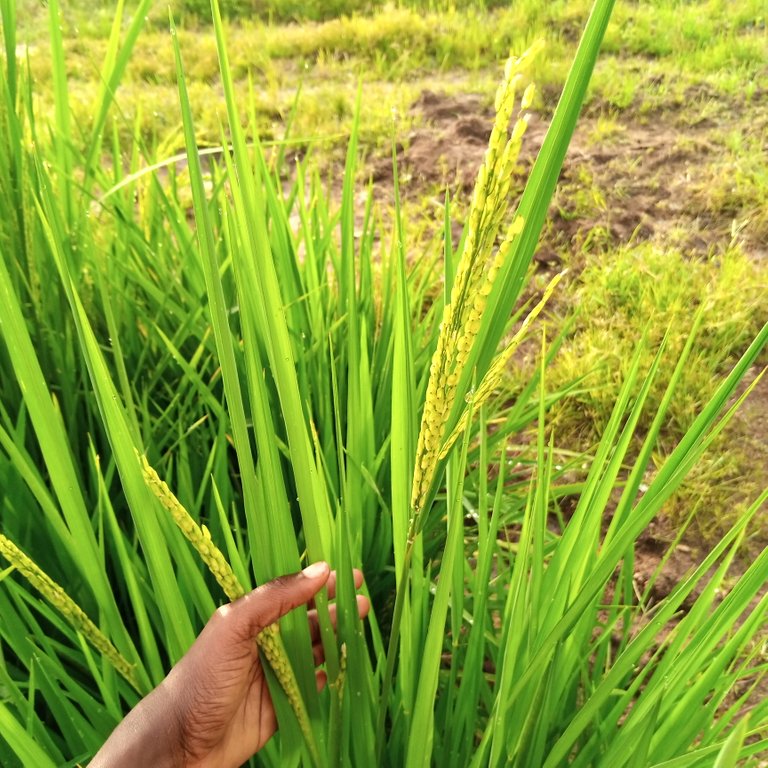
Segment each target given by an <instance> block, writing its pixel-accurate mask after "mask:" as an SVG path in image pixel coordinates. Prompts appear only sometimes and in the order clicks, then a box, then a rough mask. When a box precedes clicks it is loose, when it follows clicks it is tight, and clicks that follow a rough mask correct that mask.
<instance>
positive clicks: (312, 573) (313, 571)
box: [301, 560, 330, 579]
mask: <svg viewBox="0 0 768 768" xmlns="http://www.w3.org/2000/svg"><path fill="white" fill-rule="evenodd" d="M329 570H330V566H329V565H328V563H326V562H325V561H324V560H320V561H319V562H317V563H312V565H308V566H307V567H306V568H305V569H304V570H303V571H302V572H301V573H302V574H303V575H304V576H305V577H306V578H307V579H316V578H318V577H319V576H325V574H326V573H328V571H329Z"/></svg>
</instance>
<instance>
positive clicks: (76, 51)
mask: <svg viewBox="0 0 768 768" xmlns="http://www.w3.org/2000/svg"><path fill="white" fill-rule="evenodd" d="M588 8H589V4H588V3H587V2H584V1H583V0H578V1H577V2H547V3H542V2H538V1H537V0H521V1H519V2H510V3H487V4H483V3H476V2H466V3H461V2H460V3H440V2H434V3H419V2H411V3H406V2H403V3H400V4H397V5H396V4H392V3H388V4H374V3H362V2H360V3H354V2H350V3H346V2H344V1H343V0H339V2H330V3H326V2H317V3H309V4H305V3H301V4H292V3H283V2H280V1H279V0H275V2H273V3H248V2H242V3H237V2H233V3H225V4H224V6H223V10H224V12H225V14H227V15H228V24H229V29H228V38H229V41H230V48H231V52H230V55H231V58H232V67H233V72H234V74H235V76H236V78H237V87H238V88H239V93H240V95H241V97H242V101H243V105H244V113H243V119H244V120H245V119H246V108H245V105H246V104H247V105H248V109H250V110H252V114H253V115H255V119H256V122H257V124H258V126H259V130H260V135H261V138H262V139H263V140H265V142H266V143H267V145H269V142H270V141H274V142H278V141H280V140H282V139H284V138H285V137H286V136H288V141H287V143H285V144H282V143H281V144H280V147H279V151H281V152H283V153H284V154H285V155H286V156H287V157H288V159H289V161H290V159H291V158H292V157H301V158H304V157H306V156H310V157H311V158H312V160H313V162H314V163H315V164H316V166H317V167H318V168H319V172H320V173H321V175H322V178H323V180H324V182H325V184H326V185H327V188H328V189H329V190H330V192H331V195H332V196H335V197H336V198H337V199H339V198H340V195H341V183H342V179H343V160H344V152H345V148H346V142H347V138H348V136H349V130H350V125H351V122H352V119H353V116H354V113H355V105H356V100H357V96H358V89H359V90H360V139H359V140H360V147H361V152H362V155H363V159H364V162H363V164H362V170H361V171H360V173H359V178H360V179H361V180H362V181H365V179H369V180H370V181H371V182H372V184H373V193H374V196H375V198H376V201H377V203H378V205H379V207H380V211H381V212H382V213H385V212H386V211H388V210H389V208H390V207H391V204H392V201H393V196H392V162H391V153H392V146H393V142H394V145H395V147H396V150H397V160H398V164H399V169H400V187H401V192H402V195H403V199H404V206H405V210H406V212H407V216H408V221H409V224H408V227H409V235H410V237H411V238H412V242H413V245H412V246H411V249H410V252H409V258H411V259H418V258H424V259H427V258H429V257H431V256H432V255H433V252H434V248H435V247H436V240H435V234H436V233H438V234H439V229H440V226H441V219H442V215H443V214H442V206H443V200H444V195H445V192H446V190H449V191H450V192H451V194H452V195H453V196H454V204H453V211H454V215H455V217H456V221H455V225H454V228H455V232H454V235H455V239H458V235H459V234H460V231H461V229H460V228H461V224H462V219H461V212H462V210H464V209H465V208H466V206H467V205H468V202H469V197H470V192H471V185H472V183H473V180H474V176H475V173H476V171H477V168H478V167H479V165H480V162H481V160H482V156H483V152H484V149H485V146H486V143H487V138H488V134H489V133H490V125H491V118H492V114H493V103H492V102H493V94H494V92H495V85H496V82H497V80H498V72H499V66H500V62H501V61H503V59H504V58H505V57H506V56H507V55H508V54H509V52H510V50H512V51H518V52H519V51H522V50H524V49H525V48H526V47H528V46H529V45H530V43H531V42H532V41H534V40H536V39H538V38H542V39H544V40H545V41H546V44H547V47H546V50H545V53H544V54H543V55H542V56H541V57H540V58H539V60H538V61H537V63H536V64H535V68H534V71H533V79H534V80H535V82H536V83H537V85H538V96H537V100H536V102H535V104H534V116H533V119H532V121H531V125H530V129H529V132H528V134H527V137H526V142H525V145H524V149H523V155H522V162H521V165H520V172H519V184H520V188H521V186H522V183H523V181H524V179H525V175H526V172H527V169H528V167H529V165H530V163H531V162H532V160H533V158H534V156H535V153H536V151H537V150H538V147H539V146H540V143H541V140H542V138H543V135H544V132H545V130H546V127H547V125H548V121H549V118H550V117H551V114H552V111H553V109H554V106H555V104H556V101H557V98H558V96H559V87H560V84H561V83H562V81H563V78H564V76H565V73H566V71H567V67H568V64H569V61H570V59H571V57H572V55H573V53H574V50H575V44H576V42H577V40H578V33H579V29H580V27H581V25H582V23H583V20H584V18H585V16H586V13H587V11H588ZM172 10H173V11H174V13H175V14H176V16H177V19H178V21H179V25H180V28H181V32H180V38H181V45H182V50H183V53H184V56H185V66H186V74H187V78H188V80H189V89H190V93H191V99H192V104H193V109H194V111H195V119H196V125H197V129H198V141H199V145H200V146H201V147H209V148H215V147H217V146H219V145H220V125H221V121H222V116H223V115H224V103H223V92H222V89H221V86H220V84H219V81H218V61H217V57H216V51H215V45H214V40H213V36H212V34H211V32H210V28H209V25H208V17H207V14H208V13H209V11H208V9H207V4H206V3H203V2H199V3H195V2H188V3H180V4H174V5H173V6H172ZM113 13H114V7H113V5H111V4H103V5H102V6H97V7H96V8H94V7H93V6H92V5H91V4H90V3H88V4H83V3H78V2H71V3H67V4H66V5H65V7H64V18H65V19H66V23H67V26H66V28H65V29H64V31H63V32H64V42H65V48H66V51H67V70H68V75H69V78H70V86H69V88H70V104H71V106H72V110H73V116H72V117H73V124H75V125H79V126H83V127H86V126H88V125H89V121H92V119H93V118H92V114H91V111H92V108H93V107H92V104H93V101H94V99H95V97H96V93H97V90H98V83H97V79H96V78H97V77H98V72H99V67H100V65H101V62H102V60H103V56H104V52H105V50H106V46H107V40H108V36H109V30H110V26H111V23H112V19H113ZM166 14H167V9H166V8H165V7H163V8H161V7H160V4H157V5H156V7H155V8H154V9H153V11H152V13H151V14H150V16H149V18H148V20H147V25H146V28H145V29H144V31H143V32H142V34H141V36H140V38H139V40H138V42H137V44H136V48H135V53H134V55H133V56H132V58H131V61H130V62H129V65H128V70H127V75H126V77H125V78H124V80H123V82H122V84H121V85H120V87H119V90H118V92H117V96H116V107H115V108H113V110H112V116H113V119H114V123H113V125H114V130H115V131H116V132H117V135H118V138H119V142H120V145H121V146H122V148H123V151H124V152H125V153H126V157H128V153H129V152H131V151H134V150H132V148H135V147H137V146H138V147H144V148H145V151H146V152H147V155H148V156H152V157H155V158H158V159H159V160H160V161H163V160H164V159H167V158H173V156H174V155H176V154H177V153H179V152H181V151H182V150H183V136H182V133H181V123H180V117H179V109H178V97H177V90H176V81H175V68H174V63H173V53H172V48H171V46H170V39H169V33H168V23H167V16H166ZM18 19H19V28H20V34H19V41H20V47H21V49H22V50H20V51H19V53H20V54H22V55H24V56H25V57H27V58H28V61H29V64H30V67H31V71H32V73H33V75H34V78H35V88H34V96H35V99H36V100H38V101H39V110H40V114H42V115H46V114H47V115H49V116H50V117H51V118H52V117H53V104H52V98H53V97H52V93H53V90H52V87H51V69H50V57H49V54H48V29H47V15H46V11H45V8H44V7H43V6H42V4H40V3H37V2H34V1H33V0H22V1H21V3H20V6H19V11H18ZM767 34H768V33H767V32H766V19H765V7H764V3H763V2H761V0H745V2H740V3H738V4H733V3H729V2H726V1H725V0H723V1H722V2H716V1H714V0H712V1H710V2H696V3H681V2H676V1H673V0H654V1H653V2H649V3H642V4H635V3H621V2H620V3H618V4H617V6H616V8H615V10H614V15H613V18H612V21H611V24H610V26H609V29H608V32H607V36H606V41H605V43H604V46H603V52H602V55H601V58H600V59H599V61H598V64H597V70H596V73H595V76H594V78H593V82H592V84H591V86H590V91H589V94H588V100H587V104H586V107H585V110H584V113H583V116H582V119H581V121H580V124H579V126H578V127H577V131H576V134H575V137H574V140H573V142H572V145H571V148H570V150H569V152H568V156H567V159H566V164H565V168H564V171H563V174H562V176H561V180H560V184H559V186H558V190H557V192H556V197H555V200H554V202H553V205H552V208H551V215H550V217H549V221H548V222H547V224H546V229H545V232H544V235H543V238H542V242H541V244H540V246H539V249H538V251H537V254H536V257H535V261H536V269H537V277H536V278H535V279H534V282H533V285H534V286H535V285H537V284H538V285H541V286H543V285H545V284H546V282H547V280H548V278H549V277H550V276H551V275H552V274H553V273H554V272H556V271H560V270H562V269H564V268H566V269H568V277H567V281H566V283H565V284H564V285H563V287H561V289H560V290H559V293H558V295H557V297H556V302H555V304H556V306H555V311H554V312H553V313H551V314H552V317H551V318H550V322H551V324H552V326H553V329H554V330H553V332H554V331H556V330H557V329H558V328H559V327H562V325H563V324H564V323H565V321H566V320H568V319H571V318H575V325H574V326H573V329H572V332H571V334H570V336H569V339H568V340H567V341H566V342H565V344H564V346H563V348H562V350H561V353H560V355H559V357H558V359H557V360H556V361H555V362H554V364H553V366H552V370H551V372H550V374H549V381H550V382H551V384H552V387H553V389H557V388H558V387H559V386H561V385H564V384H565V383H567V382H569V381H572V380H574V379H575V378H577V377H579V376H582V375H587V379H586V387H585V388H584V389H582V391H581V392H580V393H579V394H577V395H574V396H572V397H570V398H568V399H567V400H566V401H565V402H564V403H563V404H561V406H559V407H558V410H557V418H556V419H555V422H554V423H555V427H556V429H557V432H558V441H559V442H560V443H561V444H562V445H563V446H564V447H568V448H571V449H573V450H588V449H589V448H590V446H591V441H592V440H594V439H595V438H596V437H597V436H599V434H600V432H601V430H602V428H603V427H604V426H605V423H606V421H607V418H608V415H609V413H610V408H611V407H612V404H613V402H614V401H615V398H616V394H617V391H618V388H619V385H620V382H621V381H622V379H623V377H624V375H625V373H626V366H627V364H628V357H627V351H628V350H631V348H632V346H633V344H634V340H635V339H636V338H637V337H638V335H639V333H640V331H641V330H642V328H643V327H644V326H645V324H646V323H647V322H648V321H649V320H652V323H653V325H654V327H655V328H656V333H657V334H660V333H662V332H663V330H664V329H665V328H666V327H667V326H668V325H671V326H672V328H673V329H677V341H676V342H675V343H676V344H677V346H678V348H679V347H680V346H681V345H682V341H683V339H684V338H685V335H686V333H687V329H688V327H689V324H690V318H691V317H692V312H693V310H694V308H695V307H696V306H697V305H698V304H699V303H700V302H701V301H705V300H706V301H708V302H711V303H712V312H711V314H710V315H709V319H708V320H707V322H706V323H705V325H706V326H707V327H706V328H705V331H704V335H703V338H704V345H705V351H704V352H702V353H701V354H702V355H703V359H701V360H699V361H698V364H697V366H696V367H695V368H694V369H691V370H689V371H688V372H687V374H686V377H685V378H686V380H685V382H684V385H683V392H682V393H681V394H678V398H677V400H676V403H675V405H674V412H673V414H672V417H671V423H670V426H669V428H668V433H669V434H668V435H667V437H668V438H669V441H672V440H674V438H675V437H676V436H678V435H679V434H681V433H682V432H683V431H684V430H685V428H686V427H687V426H688V425H689V424H690V423H691V421H692V419H693V417H694V415H695V414H696V412H697V407H700V406H701V404H702V403H703V402H705V401H706V398H707V397H708V395H709V394H711V392H712V391H713V387H714V384H715V377H716V376H717V374H722V373H723V372H724V371H725V370H726V369H727V368H728V365H729V364H730V363H732V362H733V359H734V355H736V354H737V353H738V352H739V351H740V350H741V349H742V348H743V347H744V345H745V344H746V343H747V342H748V341H749V340H750V339H751V338H753V336H754V335H755V333H756V330H757V329H758V328H759V327H760V325H762V323H763V322H765V320H766V317H768V310H767V309H766V305H767V304H768V302H766V300H765V297H766V295H768V252H767V251H766V245H765V244H766V238H768V204H767V201H766V198H767V195H768V155H767V154H766V152H767V150H766V135H768V133H767V132H768V99H766V82H767V81H768V65H766V53H767V52H768V43H767V42H766V35H767ZM287 126H288V127H289V130H288V127H287ZM273 151H275V152H276V151H278V148H277V147H276V148H275V149H274V150H273ZM184 166H185V162H184V160H183V159H181V160H178V161H171V162H170V163H169V164H168V166H167V167H163V168H161V169H160V170H159V171H158V173H160V174H161V175H167V174H168V172H169V170H170V171H174V173H176V172H179V173H180V179H181V186H182V195H183V194H184V192H183V184H184V175H183V173H184ZM187 194H189V193H187ZM361 194H362V193H361ZM361 199H362V198H361ZM188 200H189V201H190V203H191V195H190V197H189V198H188ZM360 215H361V216H362V211H361V214H360ZM420 249H422V250H423V254H420V253H419V250H420ZM430 249H432V251H430ZM704 296H706V299H704ZM516 364H517V366H518V370H511V371H510V377H511V379H512V382H511V386H512V387H514V380H515V379H516V378H517V379H518V380H519V381H525V380H526V379H527V378H528V377H529V376H530V366H531V365H535V362H534V355H533V354H529V355H527V356H526V355H525V354H521V355H520V356H518V359H517V360H516ZM669 364H670V365H671V364H672V363H671V362H670V363H669ZM756 373H757V370H755V371H754V372H753V376H754V375H756ZM663 378H664V377H662V379H663ZM767 390H768V385H766V384H765V383H762V384H761V385H760V387H759V388H758V389H757V391H756V392H755V393H754V394H753V395H752V397H751V398H750V400H749V401H748V402H747V403H746V405H745V407H744V409H743V410H742V412H741V414H740V415H739V416H737V419H736V423H735V425H734V426H733V427H732V428H731V431H730V432H729V433H728V435H727V436H726V437H724V438H723V439H722V441H721V443H719V444H718V446H717V448H716V449H715V450H714V451H713V452H712V455H710V456H708V457H707V459H705V460H704V461H703V462H702V464H701V465H700V466H699V468H698V469H697V470H696V472H695V474H694V476H693V477H692V478H691V479H690V480H689V481H688V483H687V486H686V488H685V489H684V491H683V492H682V496H681V498H679V499H678V500H677V502H676V503H675V504H673V505H672V507H671V508H670V509H669V510H668V519H667V522H668V523H669V530H665V529H666V528H667V526H666V524H665V521H664V520H662V521H661V522H660V525H659V528H660V530H659V535H660V536H663V537H669V536H670V535H672V534H673V533H674V530H675V528H676V527H677V525H678V523H680V521H681V520H683V519H685V518H686V517H687V516H688V513H689V511H690V510H691V508H692V507H694V506H696V507H700V508H701V509H700V514H699V515H698V516H697V522H696V523H695V525H694V529H695V531H694V534H693V537H694V539H703V541H704V543H705V544H709V543H711V542H712V541H713V540H715V539H716V537H717V536H718V534H719V533H722V531H723V530H724V527H726V526H727V525H729V524H730V523H731V522H732V521H733V519H735V517H736V516H737V515H738V512H739V510H740V509H741V508H743V505H744V504H745V503H747V502H748V501H750V500H751V499H752V498H753V497H754V495H755V493H756V492H757V491H759V490H762V488H764V487H765V485H766V483H767V482H768V427H767V424H766V418H768V416H766V413H768V394H767ZM660 460H661V457H660V459H659V461H660ZM693 543H695V542H693Z"/></svg>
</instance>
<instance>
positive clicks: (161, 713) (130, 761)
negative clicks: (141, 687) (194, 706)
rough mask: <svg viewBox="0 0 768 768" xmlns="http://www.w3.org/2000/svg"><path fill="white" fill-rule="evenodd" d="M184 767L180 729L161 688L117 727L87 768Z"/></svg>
mask: <svg viewBox="0 0 768 768" xmlns="http://www.w3.org/2000/svg"><path fill="white" fill-rule="evenodd" d="M136 766H152V768H184V766H186V760H185V759H184V752H183V749H182V747H181V727H180V725H179V719H178V717H177V716H176V709H175V707H174V706H173V702H170V701H168V697H167V694H166V691H165V690H164V688H163V687H162V686H160V687H159V688H156V689H155V690H154V691H152V692H151V693H150V694H149V695H148V696H146V697H145V698H144V699H142V700H141V701H140V702H139V703H138V704H137V705H136V706H135V707H134V708H133V709H132V710H131V711H130V712H129V713H128V715H126V717H125V718H124V719H123V721H122V722H121V723H120V724H119V725H118V726H117V728H115V730H114V731H113V732H112V734H111V735H110V737H109V738H108V739H107V741H106V742H105V743H104V745H103V746H102V748H101V749H100V750H99V751H98V753H97V754H96V756H95V757H94V758H93V760H92V761H91V763H90V764H89V767H88V768H136Z"/></svg>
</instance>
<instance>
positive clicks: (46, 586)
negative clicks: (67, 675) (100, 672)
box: [0, 533, 141, 691]
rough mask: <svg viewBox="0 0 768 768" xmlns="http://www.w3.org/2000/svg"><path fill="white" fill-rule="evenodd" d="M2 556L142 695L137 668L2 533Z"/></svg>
mask: <svg viewBox="0 0 768 768" xmlns="http://www.w3.org/2000/svg"><path fill="white" fill-rule="evenodd" d="M0 555H2V556H3V557H4V558H5V559H6V560H7V561H8V562H9V563H10V564H11V565H12V566H13V567H14V568H15V569H16V570H17V571H18V572H19V573H20V574H21V575H22V576H23V577H24V578H25V579H26V580H27V581H28V582H29V583H30V584H31V585H32V586H33V587H34V588H35V589H36V590H37V591H38V592H39V593H40V594H41V595H42V596H43V597H44V598H45V599H46V600H47V601H48V602H49V603H50V604H51V605H52V606H53V607H54V608H55V609H56V610H57V611H58V612H59V613H60V614H61V615H62V616H63V617H64V618H65V619H66V620H67V621H68V622H69V623H70V624H71V625H72V627H74V629H76V630H77V631H78V632H80V634H82V635H83V637H85V639H86V640H87V641H88V642H89V643H90V644H91V645H92V646H93V647H94V648H95V649H96V650H97V651H99V653H101V654H102V656H104V658H105V659H107V661H109V663H110V664H111V665H112V666H113V667H114V668H115V670H116V671H117V672H118V673H119V674H120V675H122V676H123V677H124V678H125V679H126V680H127V681H128V682H129V683H130V684H131V686H133V688H134V689H135V690H137V691H140V690H141V688H140V686H139V681H138V680H137V678H136V670H135V665H133V664H131V663H130V662H129V661H128V660H127V659H126V658H125V657H124V656H123V655H122V654H121V653H120V651H118V650H117V648H115V646H114V645H112V643H111V642H110V641H109V639H108V638H107V636H106V635H105V634H104V633H103V632H102V631H101V630H100V629H99V628H98V627H97V626H96V625H95V624H94V623H93V622H92V621H91V620H90V619H89V618H88V615H87V614H86V613H85V611H84V610H83V609H82V608H81V607H80V606H79V605H78V604H77V603H76V602H75V601H74V600H73V599H72V598H71V597H70V596H69V595H68V594H67V593H66V592H65V591H64V589H63V587H61V586H60V585H59V584H57V583H56V582H55V581H54V580H53V579H52V578H51V577H50V576H49V575H48V574H47V573H45V572H44V571H43V570H42V569H41V568H40V566H38V565H37V563H35V562H34V561H33V560H32V559H31V558H30V557H29V556H28V555H26V554H25V553H24V552H22V550H20V549H19V548H18V547H17V546H16V545H15V544H14V543H13V542H12V541H11V540H10V539H9V538H7V537H6V536H3V534H1V533H0Z"/></svg>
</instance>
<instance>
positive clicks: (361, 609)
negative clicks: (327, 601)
mask: <svg viewBox="0 0 768 768" xmlns="http://www.w3.org/2000/svg"><path fill="white" fill-rule="evenodd" d="M370 610H371V601H370V600H369V599H368V598H367V597H366V596H365V595H357V615H358V616H359V617H360V618H361V619H364V618H365V617H366V616H367V615H368V611H370ZM328 613H329V615H330V617H331V624H332V625H333V627H334V629H335V628H336V617H337V608H336V604H335V603H334V604H333V605H329V606H328ZM307 615H308V618H309V635H310V637H311V638H312V642H313V643H318V642H319V641H320V624H319V623H318V620H317V611H315V610H312V611H309V613H308V614H307ZM315 661H316V662H317V659H315ZM320 662H322V659H321V660H320ZM320 662H317V663H320Z"/></svg>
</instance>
